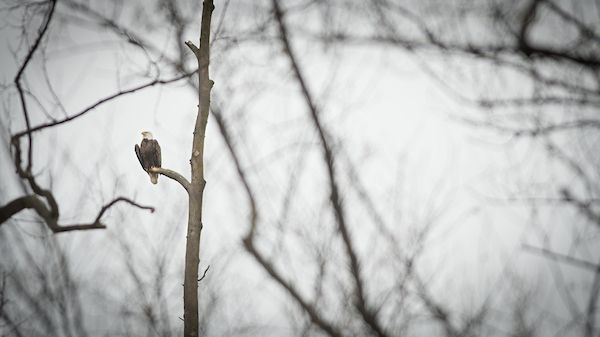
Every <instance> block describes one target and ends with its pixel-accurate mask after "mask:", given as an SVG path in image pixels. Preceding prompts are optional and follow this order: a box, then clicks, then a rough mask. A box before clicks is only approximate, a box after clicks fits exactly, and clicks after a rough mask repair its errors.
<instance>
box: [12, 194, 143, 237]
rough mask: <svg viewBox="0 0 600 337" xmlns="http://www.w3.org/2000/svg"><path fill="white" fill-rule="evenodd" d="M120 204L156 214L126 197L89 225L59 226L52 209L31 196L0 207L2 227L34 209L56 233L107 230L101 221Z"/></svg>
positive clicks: (121, 198)
mask: <svg viewBox="0 0 600 337" xmlns="http://www.w3.org/2000/svg"><path fill="white" fill-rule="evenodd" d="M118 202H125V203H128V204H130V205H132V206H135V207H137V208H141V209H147V210H149V211H150V212H154V207H151V206H143V205H140V204H138V203H136V202H135V201H133V200H131V199H128V198H125V197H118V198H115V199H113V200H112V201H111V202H109V203H108V204H106V205H104V206H103V207H102V208H101V209H100V211H99V212H98V215H97V216H96V218H95V219H94V222H91V223H87V224H74V225H60V224H58V219H57V218H55V217H54V215H53V212H52V211H51V210H50V209H48V207H47V206H46V205H45V204H44V202H43V201H42V200H40V198H38V197H37V195H35V194H31V195H27V196H23V197H20V198H17V199H14V200H13V201H11V202H9V203H8V204H6V205H4V206H3V207H0V225H2V224H4V223H5V222H6V221H7V220H8V219H10V218H11V217H12V216H13V215H15V214H17V213H19V212H20V211H22V210H25V209H33V210H34V211H35V212H36V213H37V214H38V216H39V217H40V218H42V220H44V222H45V223H46V225H47V226H48V228H49V229H50V230H51V231H52V232H54V233H61V232H69V231H75V230H88V229H100V228H106V225H104V224H103V223H101V222H100V220H101V219H102V216H103V215H104V213H106V211H108V209H109V208H111V207H112V206H114V205H115V204H116V203H118Z"/></svg>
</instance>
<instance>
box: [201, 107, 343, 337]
mask: <svg viewBox="0 0 600 337" xmlns="http://www.w3.org/2000/svg"><path fill="white" fill-rule="evenodd" d="M212 111H213V116H214V119H215V121H216V123H217V126H218V127H219V131H220V133H221V136H222V137H223V141H224V142H225V145H226V146H227V149H228V150H229V154H230V155H231V158H232V159H233V162H234V164H235V167H236V171H237V174H238V177H239V179H240V181H241V183H242V185H243V186H244V190H245V192H246V197H247V199H248V205H249V208H250V215H249V229H248V233H247V234H246V236H245V237H244V239H243V243H244V247H245V248H246V250H247V251H248V253H250V255H252V256H253V257H254V259H255V260H256V262H258V264H259V265H260V266H261V267H262V268H263V269H264V270H265V271H266V272H267V273H268V274H269V275H270V276H271V277H272V278H273V279H274V280H275V281H276V282H277V283H279V285H280V286H282V287H283V288H284V289H285V290H286V291H287V293H288V294H289V295H290V296H291V297H292V298H293V299H294V300H295V301H296V303H297V304H298V305H299V306H300V307H301V308H302V310H304V312H305V313H306V314H307V315H308V316H309V317H310V319H311V321H312V322H313V323H315V324H316V325H317V326H318V327H319V328H320V329H321V330H323V331H324V332H325V333H327V334H328V335H329V336H331V337H342V336H343V334H342V333H341V331H340V330H338V328H337V327H335V326H333V325H332V324H331V323H330V322H327V321H326V319H325V318H324V317H322V315H321V313H319V312H318V311H317V308H316V307H314V306H313V305H311V304H310V303H309V302H308V301H307V300H306V299H305V298H304V297H302V295H301V294H300V292H299V291H298V289H297V287H296V286H295V285H293V284H292V283H291V282H290V281H288V280H286V279H285V278H284V277H283V275H282V274H281V273H280V272H279V271H278V270H277V269H276V268H275V266H274V265H273V263H271V262H269V261H268V260H267V259H266V258H265V256H264V255H263V254H262V253H261V252H259V251H258V249H257V248H256V247H255V245H254V239H255V234H256V228H257V221H258V209H257V206H256V200H255V196H254V192H253V191H252V189H251V188H250V183H249V182H248V178H247V177H246V173H245V171H244V169H243V168H242V164H241V163H240V160H239V155H238V154H237V152H236V150H235V148H234V147H233V139H232V137H231V136H230V134H229V131H228V130H227V125H226V124H225V120H224V119H223V116H222V114H221V110H220V108H219V105H218V104H214V105H213V107H212Z"/></svg>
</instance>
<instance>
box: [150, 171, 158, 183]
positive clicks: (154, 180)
mask: <svg viewBox="0 0 600 337" xmlns="http://www.w3.org/2000/svg"><path fill="white" fill-rule="evenodd" d="M149 174H150V181H151V182H152V183H153V184H157V183H158V173H149Z"/></svg>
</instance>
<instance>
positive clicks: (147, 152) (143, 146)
mask: <svg viewBox="0 0 600 337" xmlns="http://www.w3.org/2000/svg"><path fill="white" fill-rule="evenodd" d="M142 136H143V138H142V142H141V143H140V145H137V144H135V154H136V155H137V157H138V159H139V161H140V164H142V168H143V169H144V171H146V172H148V175H149V176H150V181H151V182H152V183H153V184H156V183H157V182H158V173H152V172H149V170H150V169H151V168H153V167H160V163H161V158H160V145H158V142H157V141H156V139H154V138H152V133H151V132H149V131H143V132H142Z"/></svg>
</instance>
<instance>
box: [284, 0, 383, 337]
mask: <svg viewBox="0 0 600 337" xmlns="http://www.w3.org/2000/svg"><path fill="white" fill-rule="evenodd" d="M272 4H273V10H274V13H275V19H276V20H277V25H278V27H279V35H280V38H281V42H282V44H283V47H284V51H285V54H286V55H287V57H288V59H289V60H290V63H291V67H292V70H293V72H294V74H295V76H296V79H297V81H298V84H299V85H300V87H301V89H302V94H303V95H304V100H305V102H306V104H307V107H308V110H309V113H310V117H311V119H312V121H313V125H314V127H315V129H316V131H317V133H318V134H319V138H320V143H321V147H322V150H323V160H324V162H325V163H326V166H327V174H328V178H329V188H330V199H331V204H332V208H333V211H334V216H335V219H336V223H337V226H338V230H339V232H340V234H341V236H342V240H343V242H344V246H345V248H346V254H347V255H348V259H349V260H350V269H351V274H352V277H353V279H354V292H355V297H356V298H355V305H356V308H357V310H358V312H359V313H360V314H361V316H362V317H363V319H364V321H365V323H366V324H367V325H368V326H369V327H370V328H371V330H372V331H373V332H375V333H376V334H377V335H378V336H380V337H383V336H387V333H386V332H385V330H384V328H383V327H382V326H381V325H380V323H379V322H378V319H377V314H376V312H375V311H374V310H373V309H372V308H370V307H369V304H368V303H367V300H366V298H365V290H364V284H363V280H362V276H361V268H360V263H359V261H358V256H357V254H356V249H355V248H354V246H353V243H352V240H351V238H350V232H349V229H348V225H347V222H346V217H345V213H344V210H343V206H342V200H341V198H340V194H339V187H338V183H337V180H336V179H337V177H336V172H335V166H334V154H333V150H332V148H331V145H330V144H329V140H328V139H327V135H326V132H325V129H324V127H323V123H322V122H321V119H320V116H319V112H318V110H317V106H316V105H315V103H314V99H313V98H312V95H311V93H310V91H309V89H308V85H307V83H306V81H305V79H304V75H303V74H302V71H301V70H300V65H299V64H298V62H297V60H296V56H295V54H294V52H293V51H292V46H291V44H290V41H289V39H288V32H287V27H286V25H285V22H284V20H283V12H282V11H281V8H280V7H279V2H278V1H277V0H273V1H272Z"/></svg>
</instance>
